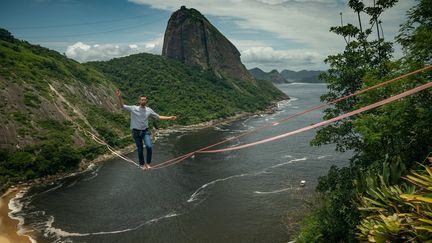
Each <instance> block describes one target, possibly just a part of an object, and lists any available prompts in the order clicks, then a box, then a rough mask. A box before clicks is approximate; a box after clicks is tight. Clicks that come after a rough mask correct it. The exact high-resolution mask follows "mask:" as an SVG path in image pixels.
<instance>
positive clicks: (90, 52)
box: [65, 38, 162, 62]
mask: <svg viewBox="0 0 432 243" xmlns="http://www.w3.org/2000/svg"><path fill="white" fill-rule="evenodd" d="M142 52H147V53H153V54H160V53H161V52H162V38H159V39H156V40H154V41H151V42H147V43H138V44H92V45H91V44H85V43H82V42H77V43H75V44H73V45H70V46H68V47H67V49H66V52H65V54H66V56H68V57H69V58H72V59H75V60H77V61H79V62H88V61H106V60H110V59H112V58H116V57H123V56H128V55H132V54H137V53H142Z"/></svg>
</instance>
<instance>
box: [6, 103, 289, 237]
mask: <svg viewBox="0 0 432 243" xmlns="http://www.w3.org/2000/svg"><path fill="white" fill-rule="evenodd" d="M284 100H290V98H289V97H288V98H287V99H282V100H279V101H276V102H273V103H272V104H271V105H270V106H269V107H268V108H266V109H265V110H262V111H257V112H240V113H237V114H235V115H234V116H232V117H227V118H219V119H215V120H211V121H207V122H202V123H198V124H192V125H187V126H180V125H175V126H171V127H169V128H166V129H161V130H160V131H159V133H162V134H165V133H167V134H169V133H171V132H172V131H173V130H174V131H176V130H180V129H201V128H208V127H213V126H216V125H220V124H228V123H232V122H234V121H237V120H240V119H242V118H245V117H251V116H255V115H261V114H271V113H273V112H275V110H276V108H277V104H278V103H279V102H281V101H284ZM157 138H158V136H156V138H155V140H154V141H156V140H157ZM135 150H136V148H135V144H134V143H132V144H130V145H127V146H126V147H124V148H122V149H118V150H116V152H118V153H119V154H121V155H124V154H127V153H131V152H133V151H135ZM115 157H117V155H115V154H113V153H107V154H102V155H99V156H97V157H96V158H95V159H93V160H91V161H86V160H82V161H81V162H80V163H79V166H78V169H77V170H75V171H72V172H67V173H61V174H56V175H52V176H48V177H44V178H39V179H35V180H32V181H28V182H25V183H20V184H16V185H14V186H12V187H10V188H9V189H8V190H6V192H5V193H3V194H2V195H1V197H0V243H15V242H17V243H33V242H35V241H34V240H33V239H32V238H31V236H26V235H20V234H19V233H18V230H19V229H18V226H19V221H18V220H17V219H13V218H11V217H9V212H10V211H11V209H10V208H9V203H10V201H11V200H12V199H14V198H15V197H16V195H17V194H18V193H20V192H21V191H22V190H25V188H30V187H33V186H36V185H41V184H47V183H50V182H54V181H57V180H60V179H63V178H66V177H68V176H73V175H75V174H77V173H81V172H84V171H86V170H87V169H88V168H89V167H90V166H91V165H93V164H99V163H102V162H105V161H107V160H109V159H113V158H115Z"/></svg>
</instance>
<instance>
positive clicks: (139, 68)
mask: <svg viewBox="0 0 432 243" xmlns="http://www.w3.org/2000/svg"><path fill="white" fill-rule="evenodd" d="M86 66H89V67H94V68H96V69H98V70H99V71H100V72H102V73H104V74H105V75H106V76H107V77H109V78H110V79H111V80H113V82H114V83H115V84H116V85H117V86H118V87H119V88H120V89H121V90H122V91H123V96H124V97H125V99H126V101H127V102H128V103H130V104H134V103H136V101H137V98H138V96H139V95H147V96H148V99H149V106H150V107H152V108H153V109H154V110H155V111H157V112H158V113H160V114H172V115H176V116H178V119H177V122H178V124H181V125H187V124H193V123H197V122H203V121H208V120H212V119H217V118H225V117H229V116H232V115H234V114H235V113H238V112H244V111H246V112H253V111H257V110H264V109H266V108H267V107H269V105H270V104H271V103H272V102H273V101H275V100H280V99H283V98H286V96H285V94H283V93H282V92H281V91H280V90H278V89H276V88H275V87H274V86H273V84H272V83H271V82H268V81H257V83H256V84H251V82H249V81H247V80H235V79H225V78H217V77H216V76H215V75H214V72H212V70H211V69H208V70H202V69H200V68H199V67H192V66H188V65H185V64H183V63H181V62H179V61H176V60H172V59H168V58H165V57H162V56H158V55H151V54H145V53H142V54H137V55H131V56H128V57H123V58H116V59H113V60H111V61H107V62H91V63H88V64H86ZM162 125H163V124H162Z"/></svg>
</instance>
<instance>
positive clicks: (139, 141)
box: [132, 128, 152, 165]
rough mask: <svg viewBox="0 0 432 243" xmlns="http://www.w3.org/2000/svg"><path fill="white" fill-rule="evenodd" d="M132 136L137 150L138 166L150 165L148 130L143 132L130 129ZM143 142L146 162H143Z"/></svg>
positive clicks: (150, 149) (150, 148)
mask: <svg viewBox="0 0 432 243" xmlns="http://www.w3.org/2000/svg"><path fill="white" fill-rule="evenodd" d="M132 136H133V138H134V140H135V144H136V146H137V149H138V159H139V164H140V165H144V163H147V164H150V163H151V159H152V144H151V140H150V131H149V129H148V128H147V129H145V130H138V129H132ZM143 140H144V144H145V146H146V150H147V156H146V157H147V159H146V161H144V150H143Z"/></svg>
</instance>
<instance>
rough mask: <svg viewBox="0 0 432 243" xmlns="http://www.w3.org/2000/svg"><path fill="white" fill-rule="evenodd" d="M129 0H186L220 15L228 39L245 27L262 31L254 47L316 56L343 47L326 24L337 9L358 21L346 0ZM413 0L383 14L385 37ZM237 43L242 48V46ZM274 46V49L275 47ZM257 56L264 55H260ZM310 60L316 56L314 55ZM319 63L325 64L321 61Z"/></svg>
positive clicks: (172, 6) (170, 3) (334, 21)
mask: <svg viewBox="0 0 432 243" xmlns="http://www.w3.org/2000/svg"><path fill="white" fill-rule="evenodd" d="M129 1H130V2H133V3H136V4H144V5H149V6H150V7H152V8H155V9H162V10H168V11H175V10H177V9H179V8H180V6H181V5H186V7H188V8H195V9H197V10H199V11H200V12H201V13H203V14H204V15H205V16H207V17H208V16H214V17H217V18H219V19H220V20H221V22H222V23H221V24H219V26H218V28H219V29H220V30H221V32H222V33H224V35H226V36H227V37H228V38H229V39H234V38H236V39H240V38H241V37H239V36H240V35H241V33H243V32H244V31H254V32H261V36H260V38H259V39H260V41H261V42H262V44H263V45H259V46H255V47H263V46H264V47H266V46H267V47H272V48H273V49H278V50H280V52H282V53H291V54H293V55H294V53H300V52H301V51H304V50H307V52H308V53H315V54H318V55H319V56H320V57H326V56H328V55H329V54H335V53H338V52H340V51H342V50H343V48H344V46H345V42H344V41H343V39H342V38H341V37H339V36H337V35H336V34H334V33H330V32H329V29H330V27H332V26H338V25H340V15H339V13H340V12H343V18H344V23H352V24H354V25H357V23H358V21H357V16H356V14H355V13H353V12H352V11H351V10H350V9H349V8H348V6H347V1H343V0H218V1H210V0H188V1H178V0H165V1H159V0H129ZM364 2H365V3H366V4H371V3H372V0H365V1H364ZM413 5H414V0H405V1H399V3H398V4H397V5H396V6H395V7H394V8H392V9H390V10H389V11H388V12H387V13H386V14H385V15H384V16H383V28H384V31H385V36H386V38H387V39H388V40H392V38H393V37H394V36H395V35H396V34H397V32H398V29H399V25H400V24H402V23H403V22H404V19H405V17H404V16H405V12H406V10H407V9H409V8H410V7H411V6H413ZM366 24H367V19H366V16H363V26H365V25H366ZM233 29H234V30H233ZM242 40H243V41H246V40H251V37H250V36H248V35H244V39H242ZM276 43H277V44H276ZM276 46H277V48H276ZM237 47H238V48H239V49H242V47H239V46H237ZM243 49H244V50H243V52H244V51H245V49H246V48H244V47H243ZM293 49H297V51H296V52H294V51H293ZM256 50H257V49H254V51H252V50H251V51H250V52H251V53H252V52H255V51H256ZM273 52H276V53H279V51H275V50H273ZM246 53H248V52H246ZM261 53H262V54H263V55H265V54H268V53H269V52H264V51H261ZM257 54H258V53H257ZM315 54H314V55H315ZM248 55H249V54H248ZM296 55H298V54H296ZM278 56H279V55H276V56H275V57H278ZM287 56H289V55H287ZM305 56H307V55H305ZM309 56H311V55H309ZM261 59H262V60H267V59H265V58H264V57H263V58H261ZM306 59H307V58H306ZM322 59H323V58H322ZM257 60H258V58H257ZM304 60H305V59H304V58H303V59H302V58H301V59H299V61H300V62H299V63H298V65H299V66H300V64H302V63H305V62H304ZM310 60H313V61H315V60H316V57H314V58H311V59H310ZM306 63H307V62H306ZM266 64H268V63H266ZM321 66H322V67H323V68H325V65H324V64H323V63H321ZM304 68H306V67H304Z"/></svg>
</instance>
